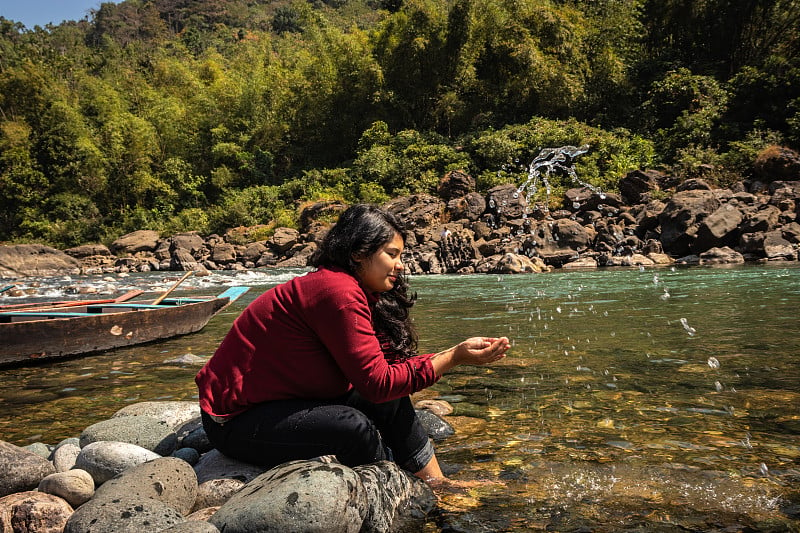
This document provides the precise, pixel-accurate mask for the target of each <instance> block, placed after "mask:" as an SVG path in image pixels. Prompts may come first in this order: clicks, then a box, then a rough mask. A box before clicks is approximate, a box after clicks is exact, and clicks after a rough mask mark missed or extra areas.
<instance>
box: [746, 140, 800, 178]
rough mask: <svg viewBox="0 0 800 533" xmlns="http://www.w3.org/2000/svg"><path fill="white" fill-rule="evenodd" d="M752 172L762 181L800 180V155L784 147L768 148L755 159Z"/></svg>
mask: <svg viewBox="0 0 800 533" xmlns="http://www.w3.org/2000/svg"><path fill="white" fill-rule="evenodd" d="M753 170H754V171H755V173H756V176H758V177H759V178H760V179H761V180H763V181H767V182H769V181H775V180H798V179H800V154H798V153H797V152H795V151H794V150H792V149H790V148H786V147H785V146H776V145H773V146H768V147H767V148H764V149H763V150H762V151H761V152H760V153H759V154H758V156H757V157H756V160H755V162H754V163H753Z"/></svg>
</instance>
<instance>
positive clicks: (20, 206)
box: [0, 0, 800, 246]
mask: <svg viewBox="0 0 800 533" xmlns="http://www.w3.org/2000/svg"><path fill="white" fill-rule="evenodd" d="M567 144H574V145H580V144H589V145H590V146H591V150H590V151H589V153H587V154H586V155H584V156H582V157H581V158H580V159H579V161H578V166H577V168H578V172H579V174H580V175H581V177H582V178H583V179H585V180H587V181H589V182H591V183H593V184H595V185H598V186H600V187H603V188H604V189H607V190H613V189H614V187H615V184H616V181H617V180H618V179H619V178H620V177H621V176H623V175H624V174H625V173H626V172H628V171H630V170H633V169H636V168H641V167H655V166H661V167H663V168H665V169H668V170H670V171H673V172H675V173H676V174H679V175H680V176H682V177H691V176H694V175H698V174H700V173H702V174H703V176H704V177H705V178H706V179H708V180H712V181H713V180H716V181H717V182H718V183H721V184H724V183H726V182H728V181H731V180H734V179H739V178H740V177H741V176H747V174H748V173H749V172H750V170H751V166H752V162H753V160H754V158H755V155H756V154H757V153H758V152H759V151H760V150H761V149H763V148H764V147H765V146H768V145H772V144H783V145H786V146H789V147H794V148H798V146H799V145H800V1H794V0H772V1H767V0H699V1H684V0H573V1H570V0H562V1H556V0H551V1H548V0H455V1H452V0H310V1H302V0H297V1H287V0H275V1H270V0H203V1H200V0H126V1H123V2H121V3H119V4H113V3H104V4H101V6H100V8H99V9H98V10H97V11H96V12H94V13H92V15H91V16H90V17H88V19H87V20H81V21H74V22H66V23H63V24H61V25H58V26H51V25H48V26H47V27H45V28H41V27H36V28H33V29H30V28H25V27H24V26H22V25H21V24H19V23H16V22H14V21H10V20H7V19H4V18H2V17H0V204H1V205H0V241H16V242H22V241H38V242H45V243H50V244H54V245H59V246H69V245H76V244H80V243H83V242H89V241H101V242H108V241H110V240H111V239H112V238H114V237H116V236H118V235H120V234H122V233H124V232H128V231H131V230H134V229H157V230H160V231H164V232H176V231H183V230H199V231H200V232H202V233H209V232H214V231H216V232H220V231H223V230H224V229H225V228H228V227H232V226H237V225H254V224H264V223H268V222H269V223H271V224H272V225H273V226H274V225H289V226H291V225H293V224H294V223H295V218H296V214H297V208H298V206H299V205H301V204H302V203H303V202H306V201H312V200H319V199H326V198H328V199H342V200H345V201H348V202H353V201H370V202H381V201H384V200H386V199H388V198H389V197H392V196H396V195H400V194H405V193H409V192H429V191H433V190H435V186H436V183H437V181H438V179H439V178H440V177H441V176H442V175H443V173H445V172H446V171H448V170H452V169H464V170H466V171H468V172H469V173H471V174H472V175H473V176H475V177H476V178H477V180H478V185H479V187H480V188H482V189H486V188H488V187H491V186H493V185H495V184H497V183H500V182H508V181H513V182H517V183H519V182H520V180H521V179H522V178H521V176H523V174H524V172H525V168H524V167H525V164H526V163H527V162H529V161H530V160H531V159H532V158H533V157H534V156H535V155H536V154H537V152H538V150H539V149H541V148H543V147H554V146H561V145H567ZM565 179H566V178H565ZM556 185H557V186H561V187H564V186H569V185H571V184H570V183H566V182H563V183H556ZM556 198H557V196H556Z"/></svg>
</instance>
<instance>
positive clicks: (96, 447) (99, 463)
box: [75, 441, 160, 485]
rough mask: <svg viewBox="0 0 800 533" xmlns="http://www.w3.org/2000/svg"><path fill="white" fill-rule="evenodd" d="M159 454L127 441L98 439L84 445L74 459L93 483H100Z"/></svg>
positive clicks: (155, 457)
mask: <svg viewBox="0 0 800 533" xmlns="http://www.w3.org/2000/svg"><path fill="white" fill-rule="evenodd" d="M159 457H160V456H159V455H158V454H157V453H155V452H152V451H150V450H146V449H145V448H142V447H141V446H137V445H135V444H130V443H127V442H113V441H99V442H93V443H91V444H88V445H86V446H85V447H84V448H83V449H82V450H81V453H80V454H79V455H78V458H77V460H76V461H75V467H76V468H80V469H82V470H86V471H87V472H89V474H90V475H91V476H92V479H94V483H95V485H102V484H103V483H105V482H106V481H108V480H109V479H111V478H113V477H114V476H116V475H117V474H119V473H121V472H124V471H125V470H127V469H129V468H133V467H134V466H136V465H139V464H142V463H146V462H147V461H152V460H153V459H158V458H159Z"/></svg>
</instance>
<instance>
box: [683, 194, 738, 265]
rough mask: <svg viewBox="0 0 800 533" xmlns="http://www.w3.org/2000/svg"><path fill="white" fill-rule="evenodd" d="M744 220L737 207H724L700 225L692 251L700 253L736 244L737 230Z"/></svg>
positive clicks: (729, 205)
mask: <svg viewBox="0 0 800 533" xmlns="http://www.w3.org/2000/svg"><path fill="white" fill-rule="evenodd" d="M743 219H744V214H742V212H741V211H740V210H739V209H737V208H736V207H735V206H733V205H731V204H724V205H722V206H721V207H720V208H719V209H717V210H716V211H714V212H713V213H711V214H710V215H708V216H707V217H706V218H705V219H704V220H703V222H702V223H701V224H700V226H699V227H698V229H697V239H695V241H694V243H692V249H693V250H694V251H695V252H698V253H699V252H703V251H705V250H708V249H710V248H714V247H720V246H730V245H734V244H736V242H737V241H738V240H739V232H738V231H737V228H738V227H739V224H741V222H742V220H743Z"/></svg>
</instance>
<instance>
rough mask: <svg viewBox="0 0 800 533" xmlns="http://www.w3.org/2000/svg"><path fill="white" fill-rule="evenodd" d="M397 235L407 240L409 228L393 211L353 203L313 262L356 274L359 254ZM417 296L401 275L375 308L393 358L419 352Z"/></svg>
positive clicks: (378, 329) (369, 252)
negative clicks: (413, 318) (415, 322)
mask: <svg viewBox="0 0 800 533" xmlns="http://www.w3.org/2000/svg"><path fill="white" fill-rule="evenodd" d="M395 234H398V235H400V237H402V239H403V242H405V241H406V230H405V228H404V227H403V225H402V224H401V223H400V221H399V220H398V219H397V217H395V216H394V215H393V214H392V213H389V212H388V211H384V210H383V209H380V208H378V207H375V206H373V205H368V204H356V205H353V206H351V207H349V208H348V209H347V210H346V211H344V212H343V213H342V214H341V215H340V216H339V220H338V221H337V222H336V225H335V226H333V227H332V228H331V229H330V231H328V233H327V234H326V235H325V237H324V238H323V240H322V242H321V243H320V245H319V248H318V249H317V252H316V253H315V254H314V257H313V258H312V259H311V264H312V266H315V267H321V266H327V267H330V266H336V267H339V268H343V269H345V270H347V271H348V272H350V273H351V274H354V275H356V274H357V271H358V269H359V263H358V262H356V260H355V257H367V256H370V255H372V254H374V253H375V252H377V251H378V250H379V249H380V248H381V246H383V245H384V244H386V243H387V242H389V241H391V240H392V238H394V235H395ZM416 299H417V295H416V294H412V293H410V292H409V289H408V279H407V278H406V276H405V275H403V274H401V275H400V276H398V277H397V281H396V282H395V284H394V288H392V289H391V290H389V291H386V292H382V293H380V294H379V295H378V301H377V302H376V303H375V305H374V306H373V308H372V325H373V327H374V328H375V332H376V333H377V334H378V338H379V339H380V340H381V345H382V347H383V348H384V353H386V355H387V356H388V357H389V358H391V359H394V358H398V359H405V358H408V357H411V356H412V355H414V354H415V353H416V350H417V334H416V331H415V330H414V325H413V323H412V322H411V314H410V309H411V307H412V306H413V305H414V301H415V300H416ZM387 352H388V353H387Z"/></svg>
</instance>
